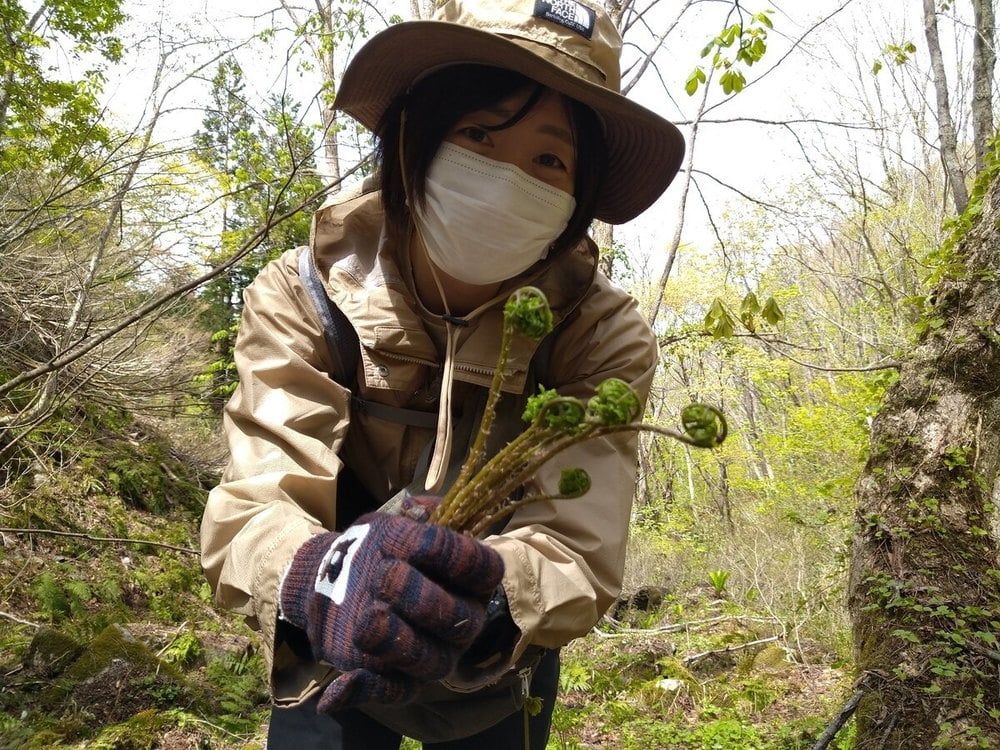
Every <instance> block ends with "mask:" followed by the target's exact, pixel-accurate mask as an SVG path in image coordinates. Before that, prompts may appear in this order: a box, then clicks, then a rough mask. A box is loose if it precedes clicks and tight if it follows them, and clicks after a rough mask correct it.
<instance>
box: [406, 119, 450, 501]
mask: <svg viewBox="0 0 1000 750" xmlns="http://www.w3.org/2000/svg"><path fill="white" fill-rule="evenodd" d="M405 134H406V109H405V108H404V109H403V111H402V112H401V113H400V116H399V153H398V158H399V173H400V176H401V178H402V181H403V194H404V195H405V196H406V203H407V205H408V206H409V207H410V217H411V219H410V223H411V227H412V231H413V232H414V234H415V235H416V237H417V239H418V240H419V241H420V245H421V247H422V248H424V252H426V246H425V245H424V238H423V236H421V234H420V228H419V226H418V225H417V221H416V218H415V216H414V213H415V211H416V210H417V204H416V197H415V196H414V195H413V194H412V193H411V192H410V186H409V184H408V182H407V179H406V161H405V160H404V159H403V153H404V152H403V140H404V136H405ZM427 262H428V263H427V264H428V266H430V270H431V278H432V279H434V286H435V287H437V292H438V296H439V297H440V298H441V304H442V305H444V311H445V315H443V316H442V318H443V319H444V321H445V327H446V331H447V335H446V337H445V353H444V367H443V371H442V373H441V393H440V396H439V397H438V419H437V430H436V436H435V439H434V453H433V455H432V456H431V460H430V465H429V466H428V468H427V478H426V480H425V481H424V488H425V489H426V490H427V491H428V492H431V493H434V494H438V493H440V491H441V489H442V487H443V485H444V480H445V476H446V475H447V473H448V464H449V463H450V461H451V442H452V429H451V428H452V424H451V392H452V386H453V384H454V381H455V350H456V348H457V344H458V326H457V325H456V324H455V322H454V320H455V319H454V317H453V316H452V314H451V308H449V307H448V298H447V297H446V296H445V293H444V288H443V287H442V285H441V279H440V277H439V276H438V272H437V268H435V266H434V262H433V261H432V260H431V259H430V258H428V259H427Z"/></svg>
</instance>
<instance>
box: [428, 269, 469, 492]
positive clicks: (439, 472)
mask: <svg viewBox="0 0 1000 750" xmlns="http://www.w3.org/2000/svg"><path fill="white" fill-rule="evenodd" d="M429 266H430V269H431V276H432V277H433V279H434V285H435V286H436V287H437V290H438V295H439V296H440V297H441V303H442V304H443V305H444V312H445V314H444V315H442V316H441V319H442V320H444V322H445V330H446V332H447V341H446V343H445V351H444V371H443V372H442V373H441V395H440V397H439V399H438V421H437V436H436V438H435V440H434V453H433V455H432V456H431V462H430V466H428V468H427V479H426V481H425V482H424V488H425V489H426V490H427V491H428V492H430V493H432V494H435V495H436V494H439V493H440V492H441V489H442V486H443V485H444V480H445V476H446V475H447V474H448V465H449V464H450V463H451V435H452V429H451V423H452V419H451V389H452V384H453V383H454V380H455V349H456V348H457V346H458V329H459V328H464V327H465V326H467V325H469V323H468V321H466V320H465V319H463V318H458V317H455V316H454V315H452V314H451V308H449V307H448V299H447V297H446V296H445V294H444V289H443V288H442V287H441V280H440V279H439V278H438V274H437V269H436V268H434V264H433V263H430V264H429Z"/></svg>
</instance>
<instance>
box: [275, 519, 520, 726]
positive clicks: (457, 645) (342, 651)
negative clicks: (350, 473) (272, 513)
mask: <svg viewBox="0 0 1000 750" xmlns="http://www.w3.org/2000/svg"><path fill="white" fill-rule="evenodd" d="M502 576H503V561H502V559H501V558H500V556H499V555H498V554H497V553H496V552H494V551H493V550H491V549H490V548H488V547H486V546H485V545H483V544H481V543H480V542H478V541H476V540H475V539H473V538H471V537H468V536H464V535H462V534H459V533H457V532H454V531H451V530H450V529H446V528H444V527H443V526H437V525H434V524H429V523H420V522H418V521H415V520H413V519H412V518H407V517H403V516H395V515H388V514H385V513H369V514H367V515H364V516H362V517H361V518H359V519H358V520H357V521H356V522H355V523H354V524H353V525H352V526H350V527H348V528H347V529H346V530H345V531H344V532H343V533H341V534H339V535H338V534H334V533H325V534H319V535H317V536H314V537H313V538H312V539H310V540H309V541H307V542H306V543H305V544H303V545H302V547H300V548H299V550H298V551H297V552H296V553H295V556H294V558H293V559H292V563H291V565H290V566H289V568H288V571H287V572H286V573H285V576H284V578H283V579H282V582H281V589H280V591H279V600H280V604H281V612H282V616H283V617H284V618H285V619H286V620H288V621H289V622H291V623H292V624H293V625H296V626H297V627H300V628H302V629H303V630H305V632H306V634H307V635H308V637H309V643H310V646H311V647H312V651H313V656H314V658H316V659H317V660H319V661H324V662H327V663H328V664H331V665H333V666H334V667H336V668H337V669H338V670H340V672H341V674H340V675H339V676H338V677H337V678H336V679H334V681H333V682H331V683H330V684H329V685H328V686H327V687H326V689H325V690H324V691H323V695H322V696H321V697H320V701H319V710H320V711H324V712H330V711H337V710H340V709H343V708H349V707H352V706H357V705H361V704H364V703H397V702H404V701H406V700H407V699H409V698H410V697H411V696H412V695H413V693H414V691H415V689H416V687H417V684H418V683H420V682H428V681H431V680H436V679H440V678H442V677H444V676H445V675H447V674H448V673H449V672H451V671H452V670H453V669H454V667H455V664H456V663H457V661H458V658H459V656H460V655H461V654H462V653H463V652H464V651H465V650H466V649H467V648H468V646H469V645H470V644H471V643H472V642H473V640H475V638H476V635H477V634H478V633H479V631H480V629H481V628H482V625H483V622H484V620H485V608H486V602H487V600H488V599H489V597H490V596H491V595H492V593H493V591H494V589H495V588H496V587H497V585H498V584H499V583H500V580H501V578H502Z"/></svg>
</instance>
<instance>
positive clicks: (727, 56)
mask: <svg viewBox="0 0 1000 750" xmlns="http://www.w3.org/2000/svg"><path fill="white" fill-rule="evenodd" d="M735 12H736V13H737V15H738V18H737V20H736V22H735V23H732V24H730V25H729V26H726V27H725V28H724V29H723V30H722V32H721V33H719V34H718V35H717V36H715V37H713V38H712V39H711V40H710V41H709V42H708V44H706V45H705V47H704V49H702V51H701V56H702V57H703V58H705V57H708V56H709V55H711V56H712V67H713V68H714V69H715V70H718V71H722V75H721V76H720V77H719V85H720V86H721V87H722V91H723V92H724V93H725V94H726V95H727V96H728V95H730V94H738V93H739V92H740V91H742V90H743V87H744V86H746V76H745V75H744V73H743V71H742V69H741V68H742V67H747V68H749V67H751V66H752V65H754V64H755V63H757V62H759V61H760V60H761V59H762V58H763V57H764V54H765V53H766V52H767V33H768V31H770V30H771V29H773V28H774V24H773V23H772V21H771V18H770V16H771V14H773V13H774V11H772V10H764V11H761V12H760V13H752V14H749V18H745V17H744V14H745V11H744V10H743V9H742V8H741V7H740V6H739V5H737V6H736V8H735ZM707 78H708V77H707V75H706V73H705V70H704V68H703V67H702V66H700V65H699V66H697V67H696V68H695V69H694V70H693V71H692V72H691V74H690V75H689V76H688V79H687V82H686V83H685V85H684V90H685V91H686V92H687V94H688V96H693V95H694V94H695V93H696V92H697V91H698V87H699V86H700V85H701V84H703V83H705V82H706V81H707Z"/></svg>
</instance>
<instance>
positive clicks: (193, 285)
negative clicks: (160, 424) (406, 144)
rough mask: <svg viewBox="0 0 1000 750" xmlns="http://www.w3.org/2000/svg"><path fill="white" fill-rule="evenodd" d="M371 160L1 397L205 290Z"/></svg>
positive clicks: (9, 386) (6, 388) (4, 389)
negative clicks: (274, 231) (280, 226)
mask: <svg viewBox="0 0 1000 750" xmlns="http://www.w3.org/2000/svg"><path fill="white" fill-rule="evenodd" d="M369 158H370V156H368V157H365V158H364V159H362V160H361V161H360V162H358V164H357V165H355V166H354V167H353V168H351V169H350V170H349V171H348V172H347V173H346V174H345V175H344V176H343V177H342V178H341V179H339V180H336V181H334V182H332V183H330V184H328V185H326V186H325V187H322V188H320V189H319V190H317V191H315V192H314V193H313V194H312V195H309V196H307V197H306V198H305V199H303V200H302V201H301V202H300V203H299V205H297V206H294V207H292V208H290V209H288V210H287V211H285V212H284V213H282V214H280V215H278V216H275V215H274V214H272V215H271V216H269V217H268V220H267V222H266V223H265V224H264V226H262V227H261V228H260V229H258V230H257V231H256V232H254V233H253V235H251V236H250V237H249V238H248V239H247V240H246V241H245V242H244V243H243V244H242V245H241V246H240V248H239V249H238V250H237V251H236V252H235V253H233V255H231V256H230V257H229V258H228V259H227V260H225V261H223V262H222V263H220V264H219V265H217V266H215V267H214V268H212V269H211V270H209V271H208V272H207V273H204V274H202V275H201V276H199V277H197V278H195V279H192V280H191V281H189V282H187V283H185V284H181V285H180V286H178V287H175V288H174V289H171V290H170V291H167V292H164V293H163V294H161V295H160V296H159V297H155V298H154V299H151V300H150V301H149V302H146V303H145V304H143V305H142V306H141V307H139V308H138V309H136V311H135V312H134V313H132V314H131V315H129V316H127V317H126V318H124V319H123V320H122V321H121V322H120V323H119V324H118V325H116V326H114V327H113V328H109V329H108V330H106V331H104V332H102V333H101V334H100V335H97V336H94V337H93V338H92V339H90V341H87V342H86V343H81V345H80V346H79V347H77V348H75V349H71V350H69V351H66V352H63V353H62V354H60V355H59V356H56V357H53V358H52V359H50V360H49V361H48V362H45V363H44V364H41V365H39V366H38V367H35V368H33V369H31V370H28V371H26V372H22V373H21V374H20V375H17V376H16V377H13V378H11V379H10V380H8V381H7V382H6V383H3V384H0V396H4V395H6V394H7V393H9V392H10V391H12V390H13V389H14V388H17V387H18V386H20V385H22V384H24V383H27V382H30V381H32V380H34V379H35V378H38V377H40V376H42V375H46V374H48V373H50V372H52V371H54V370H58V369H60V368H62V367H65V366H66V365H68V364H70V363H72V362H75V361H76V360H78V359H79V358H80V357H82V356H84V355H85V354H87V353H88V352H90V351H92V350H94V349H96V348H97V347H98V346H100V345H101V344H103V343H104V342H105V341H107V340H108V339H110V338H111V337H113V336H115V335H117V334H119V333H121V332H122V331H124V330H125V329H126V328H129V327H130V326H132V325H134V324H135V323H136V322H138V321H139V320H142V319H143V318H144V317H146V316H147V315H149V314H150V313H152V312H154V311H156V310H157V309H159V308H160V307H162V306H163V305H165V304H167V303H168V302H171V301H173V300H175V299H177V298H178V297H182V296H184V295H185V294H187V293H188V292H191V291H193V290H195V289H197V288H198V287H200V286H202V285H203V284H205V283H206V282H208V281H211V280H212V279H214V278H215V277H216V276H218V275H219V274H221V273H224V272H225V271H227V270H229V269H230V268H232V267H233V266H234V265H236V264H237V263H239V262H240V261H241V260H242V259H243V258H245V257H246V256H247V255H249V254H250V253H251V252H252V251H253V250H254V249H255V248H256V247H257V246H258V245H259V244H260V243H261V242H262V241H263V240H264V238H265V237H266V236H267V235H268V233H269V232H270V231H271V229H272V228H274V227H276V226H277V225H278V224H280V223H281V222H283V221H285V219H288V218H289V217H291V216H294V215H295V214H297V213H298V212H299V211H301V210H302V209H303V207H304V206H307V205H310V204H311V203H313V202H315V201H317V200H319V199H320V198H322V197H324V196H325V195H327V194H328V193H330V192H332V191H333V190H334V189H335V188H336V187H337V186H339V185H340V183H341V182H343V180H345V179H347V178H348V177H350V176H351V175H353V174H354V173H355V172H357V171H359V170H361V169H362V168H364V167H365V166H366V165H367V163H368V160H369ZM289 179H291V178H289Z"/></svg>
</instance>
